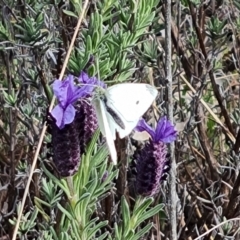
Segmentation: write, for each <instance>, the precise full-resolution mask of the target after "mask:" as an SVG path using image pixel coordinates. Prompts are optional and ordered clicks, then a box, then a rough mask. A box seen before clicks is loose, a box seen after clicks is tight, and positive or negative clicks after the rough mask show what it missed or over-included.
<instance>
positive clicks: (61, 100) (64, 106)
mask: <svg viewBox="0 0 240 240" xmlns="http://www.w3.org/2000/svg"><path fill="white" fill-rule="evenodd" d="M77 81H78V83H79V84H82V86H78V85H77V84H76V83H75V79H74V76H72V75H69V76H68V77H67V78H66V79H65V80H64V81H60V80H55V82H54V83H53V91H54V94H55V95H56V97H57V99H58V104H57V105H56V106H55V107H54V109H53V110H52V112H51V115H52V116H53V118H55V120H56V125H57V126H58V127H59V128H60V129H63V127H64V126H65V125H66V124H70V123H72V122H73V120H74V117H75V114H76V109H75V108H74V105H73V104H74V103H75V102H76V101H77V100H78V99H79V98H83V97H86V96H88V95H90V94H91V93H92V91H93V90H94V88H95V86H97V85H98V86H102V87H104V86H105V85H104V83H103V82H101V81H99V80H98V79H97V78H95V77H89V76H88V75H87V74H86V73H84V72H81V74H80V76H79V78H78V80H77Z"/></svg>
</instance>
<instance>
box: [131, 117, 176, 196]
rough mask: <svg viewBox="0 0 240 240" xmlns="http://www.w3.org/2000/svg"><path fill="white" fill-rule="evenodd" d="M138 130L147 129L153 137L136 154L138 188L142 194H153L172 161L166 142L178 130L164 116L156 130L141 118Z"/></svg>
mask: <svg viewBox="0 0 240 240" xmlns="http://www.w3.org/2000/svg"><path fill="white" fill-rule="evenodd" d="M135 129H136V130H137V131H140V132H142V131H147V132H148V133H149V134H150V136H151V139H150V140H149V142H148V143H146V144H145V146H144V147H143V148H142V149H141V150H139V151H138V152H137V154H136V160H137V163H136V168H137V177H136V188H137V192H138V194H140V195H142V196H153V195H154V194H156V193H157V192H158V190H159V186H160V181H161V180H163V179H164V178H165V177H166V171H168V170H169V168H170V167H169V165H170V161H169V159H168V158H167V157H166V156H167V146H166V143H170V142H173V141H174V140H175V139H176V137H177V132H176V130H175V129H174V127H173V125H172V124H171V123H170V122H169V121H168V120H167V118H166V117H163V118H161V119H160V120H159V122H158V124H157V128H156V130H154V129H153V128H152V127H150V126H149V125H148V124H147V123H146V122H145V121H144V120H143V119H141V120H140V121H139V123H138V125H137V127H136V128H135Z"/></svg>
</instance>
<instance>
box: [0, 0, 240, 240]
mask: <svg viewBox="0 0 240 240" xmlns="http://www.w3.org/2000/svg"><path fill="white" fill-rule="evenodd" d="M83 4H84V2H81V1H73V0H72V1H71V0H70V1H62V0H42V1H35V0H25V1H23V0H6V1H4V0H0V10H1V12H0V18H1V21H0V91H1V94H0V210H1V211H0V239H1V240H6V239H12V236H13V232H14V228H15V225H16V219H17V218H18V217H20V218H21V221H20V225H19V228H18V239H38V240H40V239H41V240H42V239H44V240H45V239H46V240H50V239H54V240H58V239H64V240H65V239H129V240H130V239H189V240H190V239H197V237H198V236H200V235H201V234H204V233H206V232H207V231H208V230H210V229H211V228H212V227H213V226H216V228H215V229H214V230H212V231H210V233H208V234H207V235H205V236H203V237H202V238H201V239H219V240H220V239H240V234H239V229H240V224H239V216H240V203H239V196H240V174H239V167H240V165H239V163H240V159H239V158H240V157H239V147H240V129H239V116H240V111H239V109H240V108H239V107H240V106H239V95H240V91H239V90H240V89H239V70H240V56H239V54H240V51H239V47H240V17H239V16H240V3H239V1H238V0H219V1H216V0H206V1H200V0H181V1H172V18H171V37H172V39H171V41H172V71H173V89H170V90H171V91H172V96H173V100H174V124H175V126H176V128H177V130H178V132H179V133H178V139H177V141H176V142H175V158H176V163H177V175H176V178H177V182H176V194H177V203H178V205H177V222H176V227H177V236H175V237H174V238H172V236H170V235H171V234H170V233H171V229H172V228H173V227H174V226H172V225H171V222H170V220H169V219H170V212H171V211H172V210H171V202H170V201H169V192H170V191H171V188H169V184H168V183H169V179H168V180H167V181H166V182H164V183H163V184H162V188H161V190H160V192H159V194H158V195H157V196H154V198H142V199H139V198H137V196H136V195H135V193H134V187H133V185H131V184H130V183H131V180H132V178H134V169H132V168H131V165H130V166H129V165H128V162H129V161H128V160H129V159H128V155H127V154H126V151H125V149H126V146H127V145H126V142H125V141H124V140H123V141H119V142H118V143H117V146H118V149H119V151H121V156H120V159H119V162H120V163H119V165H118V167H117V168H115V167H113V166H112V165H111V164H109V163H108V162H107V161H106V159H107V150H106V148H105V147H104V146H102V147H99V148H97V149H96V147H95V145H96V142H97V141H98V139H99V132H96V134H95V135H94V137H93V139H92V141H91V143H90V144H89V146H88V148H87V151H86V154H85V155H83V156H82V159H81V166H80V168H79V171H78V173H77V174H76V175H75V176H74V177H72V178H70V179H63V178H59V176H57V175H56V172H54V168H53V167H52V164H51V157H50V155H49V151H50V150H49V143H50V142H51V134H50V133H46V135H45V137H44V141H43V145H42V147H41V151H40V154H39V156H38V162H37V166H36V169H35V171H34V174H33V179H32V181H31V185H30V189H29V191H28V195H27V201H26V203H25V205H24V207H23V214H20V211H19V209H20V207H21V201H22V198H23V193H24V190H25V188H26V182H27V180H28V178H29V172H30V167H31V165H32V161H33V156H34V154H35V151H36V147H37V144H38V142H39V138H40V133H41V130H42V126H43V123H44V121H45V120H46V118H47V111H48V106H49V104H50V101H51V99H52V90H51V84H52V83H53V81H54V80H55V79H57V78H59V74H60V72H61V69H62V66H63V61H64V58H65V56H66V52H67V51H68V48H69V45H70V42H71V39H72V36H73V33H74V30H75V27H76V24H77V21H78V16H79V14H80V13H81V11H82V7H83ZM165 12H166V6H165V3H164V2H163V1H161V0H118V1H115V0H101V1H90V2H89V4H88V8H87V11H86V14H85V15H84V19H83V21H82V24H81V27H80V30H79V34H78V36H77V39H76V41H75V44H74V48H73V51H72V52H71V57H70V60H69V62H68V66H67V70H66V72H65V74H68V73H71V74H74V75H76V76H79V73H80V71H81V70H83V69H85V70H86V71H87V72H88V74H89V75H91V76H100V79H101V80H103V81H105V82H106V83H107V84H108V85H111V84H115V83H119V82H125V81H130V82H134V81H138V82H140V81H143V82H150V83H152V84H154V85H155V86H156V87H157V88H158V89H159V92H160V93H161V94H160V97H159V98H158V99H157V103H156V104H157V106H158V109H159V110H160V115H161V116H163V115H165V114H166V113H167V106H168V103H169V99H168V94H167V91H169V89H168V82H167V81H166V74H165V68H166V66H165V50H164V49H165V46H166V45H167V43H168V42H166V41H165V35H164V27H165V24H166V22H165ZM91 58H93V59H94V64H92V65H89V60H90V59H91ZM50 148H51V147H50ZM122 149H123V150H122ZM106 172H107V173H108V174H107V176H106V179H105V180H104V181H102V180H101V179H102V177H103V175H104V174H105V173H106ZM19 214H20V216H19ZM233 218H234V220H230V219H233ZM227 220H229V221H227ZM199 239H200V238H199Z"/></svg>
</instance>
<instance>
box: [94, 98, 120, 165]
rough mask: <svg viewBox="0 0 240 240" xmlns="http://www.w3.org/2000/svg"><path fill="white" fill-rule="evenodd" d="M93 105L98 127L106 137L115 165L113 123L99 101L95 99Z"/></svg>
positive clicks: (115, 153)
mask: <svg viewBox="0 0 240 240" xmlns="http://www.w3.org/2000/svg"><path fill="white" fill-rule="evenodd" d="M93 105H94V107H95V110H96V115H97V119H98V125H99V128H100V131H101V132H102V134H103V135H104V136H105V137H106V140H107V145H108V149H109V152H110V155H111V158H112V161H113V163H114V164H117V152H116V148H115V144H114V140H115V138H116V133H115V127H114V125H113V124H114V123H113V122H112V121H113V120H112V118H111V116H107V114H108V113H107V111H106V108H105V106H104V103H103V101H102V100H101V99H99V98H95V99H94V100H93Z"/></svg>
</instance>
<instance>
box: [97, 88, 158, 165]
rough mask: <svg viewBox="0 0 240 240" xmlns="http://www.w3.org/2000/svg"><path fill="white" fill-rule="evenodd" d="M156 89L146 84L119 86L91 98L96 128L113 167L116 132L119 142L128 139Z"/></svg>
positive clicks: (154, 95)
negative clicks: (100, 134) (94, 111)
mask: <svg viewBox="0 0 240 240" xmlns="http://www.w3.org/2000/svg"><path fill="white" fill-rule="evenodd" d="M157 93H158V92H157V89H156V88H154V87H153V86H151V85H149V84H142V83H122V84H116V85H113V86H112V87H109V88H107V89H106V90H104V89H99V88H98V89H97V90H96V93H95V95H94V97H93V105H94V107H95V109H96V114H97V118H98V125H99V128H100V130H101V132H102V134H103V135H104V136H105V137H106V140H107V145H108V148H109V151H110V154H111V158H112V161H113V163H114V164H116V163H117V152H116V148H115V145H114V140H115V139H116V131H117V132H118V133H119V137H120V138H124V137H125V136H127V135H129V134H130V132H131V131H132V130H133V129H134V128H135V127H136V125H137V123H138V121H139V119H140V118H141V116H142V115H143V114H144V113H145V112H146V111H147V109H148V108H149V107H150V105H151V104H152V102H153V101H154V99H155V98H156V96H157Z"/></svg>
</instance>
